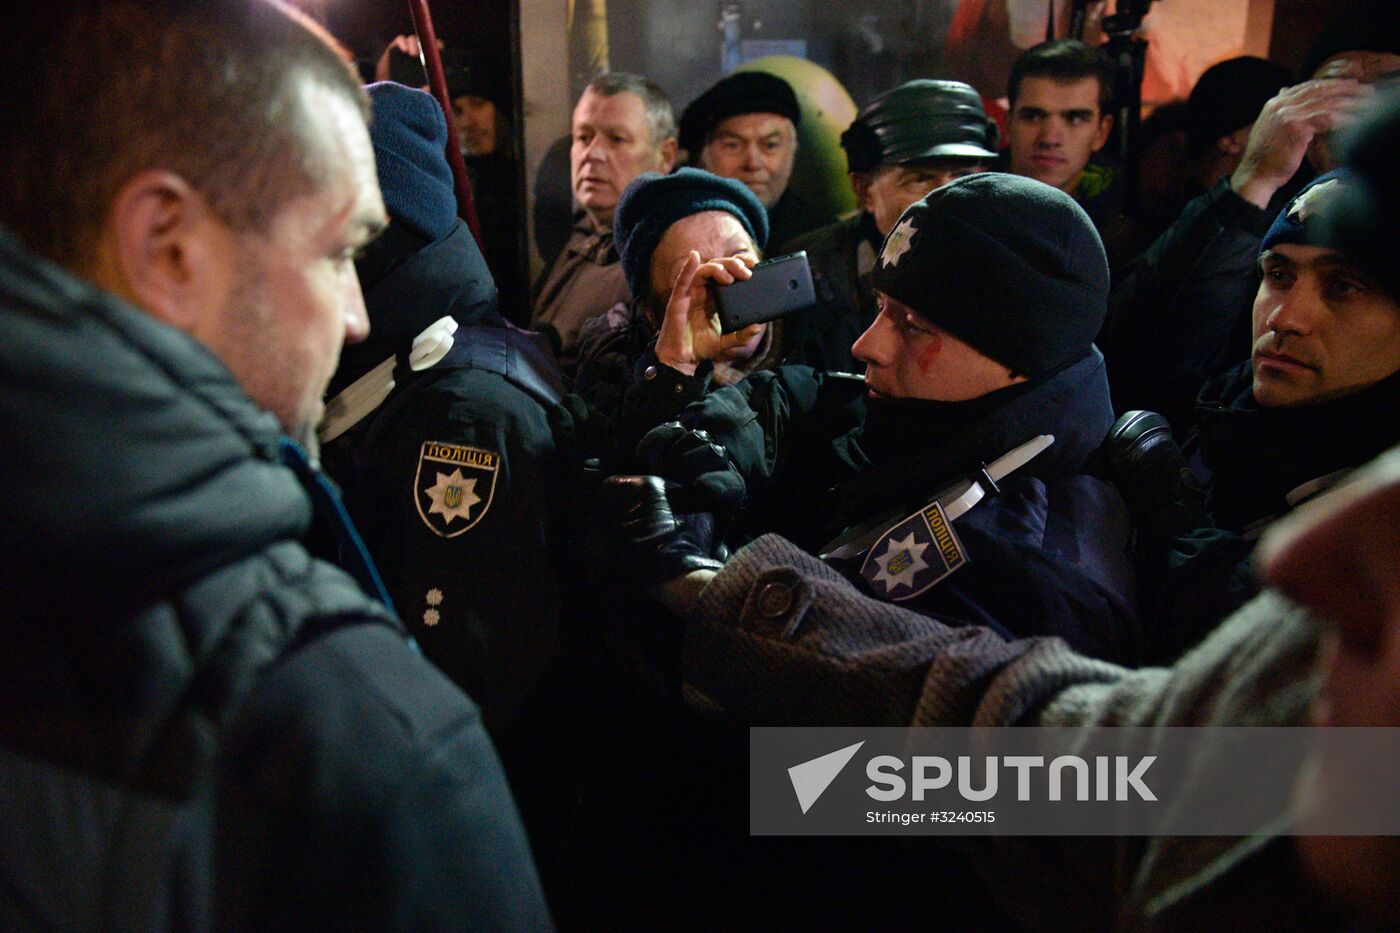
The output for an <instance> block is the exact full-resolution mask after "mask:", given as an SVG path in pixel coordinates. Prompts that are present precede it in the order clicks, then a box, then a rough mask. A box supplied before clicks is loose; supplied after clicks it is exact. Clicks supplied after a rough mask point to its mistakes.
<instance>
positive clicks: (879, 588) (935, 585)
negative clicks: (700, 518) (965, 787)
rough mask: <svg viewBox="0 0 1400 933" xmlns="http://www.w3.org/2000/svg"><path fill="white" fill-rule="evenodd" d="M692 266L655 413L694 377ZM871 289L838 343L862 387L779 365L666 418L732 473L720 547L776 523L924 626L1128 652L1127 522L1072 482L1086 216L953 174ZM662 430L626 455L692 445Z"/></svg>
mask: <svg viewBox="0 0 1400 933" xmlns="http://www.w3.org/2000/svg"><path fill="white" fill-rule="evenodd" d="M698 268H699V264H698V263H696V262H694V260H692V261H691V262H690V263H689V264H688V265H687V267H686V268H685V269H683V270H682V272H681V275H680V278H679V280H678V281H677V283H676V290H675V292H674V294H673V297H672V302H671V305H670V307H669V308H668V310H667V317H666V323H665V325H663V330H662V333H661V336H660V337H659V339H658V341H657V347H656V358H657V361H658V366H657V375H656V377H655V378H653V379H650V380H647V381H646V382H645V383H644V385H645V386H648V387H651V388H650V391H651V393H652V394H653V397H654V398H655V399H656V402H655V406H656V407H655V408H654V409H653V412H654V414H655V416H659V417H664V416H665V414H666V411H665V408H664V407H663V405H662V401H663V400H665V399H667V398H680V399H685V398H699V396H700V395H701V393H703V391H704V389H705V386H704V384H703V380H699V379H696V378H695V376H694V373H695V372H696V368H697V364H698V363H699V362H700V358H701V356H703V353H697V351H696V349H695V348H696V346H698V345H701V344H702V343H703V342H702V341H699V340H698V339H697V337H698V336H699V335H697V334H695V333H694V332H692V331H691V330H688V329H687V328H686V327H685V322H686V321H687V317H686V314H685V311H686V310H687V309H686V304H687V302H686V301H685V296H686V294H688V292H687V291H686V289H687V287H688V284H689V282H688V277H689V276H692V275H694V274H696V272H697V270H698ZM874 285H875V288H876V291H877V293H878V294H879V296H880V302H881V311H880V315H879V317H878V318H877V319H876V320H875V323H874V324H872V325H871V327H870V329H869V330H868V331H867V332H866V333H865V334H864V335H862V336H861V338H860V339H859V340H858V341H857V342H856V345H855V348H854V352H855V354H856V356H857V357H858V358H859V359H862V360H864V361H865V363H866V374H865V381H864V385H863V386H862V385H861V383H859V382H855V381H854V380H853V379H852V378H851V377H841V376H837V375H831V374H821V373H814V372H812V371H811V370H808V369H804V368H801V367H782V368H780V369H778V370H776V371H774V372H772V373H762V374H758V375H756V376H753V377H750V378H749V379H748V380H746V381H744V382H742V383H739V384H737V385H734V386H730V387H728V388H725V389H722V390H719V391H716V392H714V393H712V394H710V395H708V396H706V397H704V398H703V399H701V400H700V401H698V403H697V404H694V405H692V406H690V407H689V408H687V409H686V410H685V411H684V412H683V413H682V414H681V416H680V420H681V423H682V424H683V425H684V426H685V427H686V428H693V429H698V430H704V431H706V432H708V434H709V436H710V438H712V439H713V441H714V442H715V443H717V444H719V445H721V446H722V447H723V449H724V451H725V452H726V454H727V458H728V460H729V462H730V463H732V465H733V468H734V469H736V470H737V472H738V474H739V475H740V476H742V478H743V480H744V481H745V483H746V485H747V492H748V498H747V500H746V502H745V505H744V509H745V511H744V514H743V515H742V518H741V527H740V533H739V534H738V535H736V537H738V538H746V537H748V536H750V535H752V534H755V533H761V532H768V531H776V532H779V533H781V534H785V535H787V536H788V537H790V538H791V539H792V540H793V541H795V542H796V543H798V544H800V545H801V546H803V547H805V548H807V549H808V550H810V551H813V552H815V553H821V554H824V555H826V556H827V557H828V560H829V561H830V562H831V563H832V564H833V565H835V566H837V567H838V568H839V569H841V570H842V572H843V573H845V574H846V575H847V576H848V577H849V578H851V579H853V580H856V581H859V583H860V585H861V586H862V587H863V588H864V589H866V591H867V592H870V593H872V594H874V595H875V596H877V597H879V598H882V599H887V600H890V601H894V602H901V603H905V604H907V605H909V606H912V607H914V608H917V609H919V610H920V611H925V612H929V613H931V614H934V615H936V616H937V617H938V618H940V619H945V620H952V621H957V622H960V623H977V624H985V625H988V626H990V627H992V628H993V629H996V630H999V631H1003V632H1008V633H1014V634H1017V635H1028V634H1033V633H1034V634H1041V633H1055V634H1060V635H1063V636H1064V637H1065V638H1067V639H1068V640H1069V641H1070V642H1071V643H1073V644H1076V645H1078V646H1080V647H1081V648H1083V649H1084V650H1086V651H1088V652H1090V653H1093V654H1097V655H1099V656H1103V657H1113V658H1120V659H1123V658H1128V659H1130V658H1133V657H1135V653H1136V650H1137V643H1138V632H1137V630H1136V613H1135V607H1134V582H1133V576H1132V571H1131V568H1130V566H1129V562H1128V560H1127V555H1126V544H1127V540H1128V527H1127V519H1126V512H1125V509H1124V507H1123V503H1122V501H1121V500H1120V499H1119V497H1118V494H1117V493H1116V491H1115V490H1114V489H1113V488H1112V487H1111V486H1109V485H1108V484H1107V483H1105V482H1103V481H1101V480H1098V479H1095V478H1093V477H1090V476H1088V475H1086V474H1085V472H1084V465H1085V460H1086V458H1087V457H1088V456H1089V454H1090V453H1091V452H1092V451H1093V450H1095V449H1096V448H1097V447H1098V445H1099V443H1100V442H1101V441H1102V440H1103V437H1104V435H1105V434H1106V432H1107V431H1108V428H1109V425H1110V423H1111V422H1112V420H1113V419H1112V411H1111V408H1110V406H1109V401H1108V386H1107V382H1106V380H1105V377H1104V372H1103V360H1102V358H1101V357H1100V356H1099V354H1098V351H1096V350H1095V349H1094V347H1093V343H1092V341H1093V335H1094V334H1095V333H1096V332H1097V330H1098V327H1099V324H1100V322H1101V321H1102V315H1103V310H1104V302H1105V299H1106V297H1107V292H1108V270H1107V265H1106V262H1105V259H1104V254H1103V247H1102V244H1101V243H1100V241H1099V238H1098V234H1097V232H1096V231H1095V230H1094V228H1093V225H1092V224H1091V223H1090V222H1089V219H1088V217H1087V216H1086V215H1085V214H1084V211H1083V210H1082V209H1081V208H1080V207H1079V206H1078V205H1076V204H1075V203H1074V202H1073V200H1072V199H1071V198H1070V197H1069V196H1067V195H1065V194H1063V193H1062V192H1059V191H1056V190H1055V189H1053V188H1050V187H1049V186H1047V185H1043V184H1041V183H1039V182H1035V181H1031V180H1029V179H1023V178H1019V177H1016V176H1011V175H1000V174H983V175H975V176H972V177H969V178H963V179H959V180H957V181H955V182H952V183H950V184H949V185H947V186H945V187H943V188H941V189H939V190H937V191H935V192H933V193H932V194H930V195H929V196H928V197H927V198H925V199H924V200H922V201H919V202H917V203H915V204H914V205H913V206H912V207H910V208H909V209H908V210H907V211H906V212H905V214H904V216H903V217H902V218H901V220H900V221H899V223H898V224H897V225H896V226H895V228H894V230H893V231H891V233H890V235H889V236H888V237H886V239H885V242H884V246H883V248H882V250H881V253H880V259H879V265H878V267H877V269H876V271H875V277H874ZM862 389H863V390H864V394H865V395H866V396H867V398H866V399H865V405H864V409H865V410H864V411H862V410H861V406H860V401H861V399H860V398H859V396H860V395H861V394H862V391H861V390H862ZM672 405H673V406H674V405H675V403H674V402H672ZM677 407H678V406H677ZM673 410H674V408H673ZM658 432H659V433H655V434H653V435H649V436H648V438H647V439H646V440H645V441H644V449H646V448H650V449H651V450H652V455H653V457H654V459H655V460H656V462H657V463H658V465H659V466H660V467H661V468H662V470H663V472H666V471H667V470H668V469H669V468H670V466H672V465H674V464H679V463H685V462H687V461H688V462H690V463H696V462H698V461H697V460H696V459H695V458H694V454H693V453H692V452H693V451H694V450H695V449H696V448H697V447H701V448H703V447H704V446H706V444H707V442H706V440H705V439H697V438H696V436H695V435H693V434H689V433H686V432H685V431H683V430H682V429H680V428H665V427H663V428H660V429H658ZM1041 435H1053V437H1054V440H1053V442H1051V443H1050V444H1049V446H1048V447H1044V446H1043V445H1044V441H1037V440H1036V439H1037V437H1038V436H1041ZM1008 454H1009V455H1010V456H1009V457H1008V459H1006V460H1003V459H1001V458H1003V457H1004V456H1005V455H1008ZM1013 463H1014V465H1013ZM988 465H990V466H988ZM984 466H987V471H988V474H990V475H987V474H984V473H983V472H982V470H983V467H984ZM935 499H936V500H937V503H935V502H934V501H933V500H935ZM964 513H966V514H964ZM949 575H951V576H949ZM945 577H948V579H946V580H945V579H944V578H945Z"/></svg>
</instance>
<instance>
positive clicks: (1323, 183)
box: [1259, 168, 1353, 253]
mask: <svg viewBox="0 0 1400 933" xmlns="http://www.w3.org/2000/svg"><path fill="white" fill-rule="evenodd" d="M1352 183H1353V179H1352V177H1351V173H1350V172H1348V171H1347V170H1346V169H1344V168H1339V169H1336V170H1334V171H1331V172H1328V173H1327V174H1325V175H1319V176H1317V177H1316V178H1314V179H1313V180H1312V181H1310V182H1308V184H1307V185H1306V186H1305V187H1304V188H1303V190H1302V191H1299V192H1298V193H1297V194H1296V195H1294V196H1293V200H1291V201H1289V202H1288V204H1287V206H1285V207H1284V209H1283V210H1282V211H1280V212H1279V215H1278V217H1276V218H1275V219H1274V223H1273V226H1271V227H1269V232H1268V233H1266V234H1264V240H1263V242H1261V243H1260V244H1259V252H1260V253H1263V252H1264V251H1265V250H1267V249H1269V248H1270V247H1272V246H1273V245H1274V244H1276V243H1303V244H1306V245H1308V246H1327V247H1332V246H1334V244H1333V243H1332V242H1331V241H1330V237H1329V233H1330V228H1329V227H1328V225H1327V224H1323V223H1319V217H1320V216H1321V215H1322V214H1326V213H1328V211H1329V209H1331V208H1332V207H1333V206H1334V204H1333V202H1334V201H1335V199H1336V197H1337V195H1339V194H1341V193H1342V191H1344V190H1345V189H1346V188H1348V187H1349V186H1351V184H1352Z"/></svg>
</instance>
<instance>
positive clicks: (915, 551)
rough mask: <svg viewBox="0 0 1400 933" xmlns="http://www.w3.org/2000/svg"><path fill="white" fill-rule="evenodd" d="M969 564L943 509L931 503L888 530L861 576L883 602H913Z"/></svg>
mask: <svg viewBox="0 0 1400 933" xmlns="http://www.w3.org/2000/svg"><path fill="white" fill-rule="evenodd" d="M967 561H968V556H967V551H966V550H965V549H964V548H963V545H962V542H961V541H959V540H958V536H957V533H956V532H955V531H953V526H952V523H951V522H949V521H948V517H947V516H946V515H945V514H944V513H943V507H942V506H940V505H939V504H938V503H937V502H930V503H929V504H928V505H927V506H926V507H925V508H923V509H922V510H920V511H918V512H915V513H914V514H913V515H910V516H909V517H908V518H906V519H904V520H903V521H900V522H898V523H897V524H895V525H894V526H893V527H891V528H890V529H889V530H887V531H886V532H885V533H884V534H883V535H881V536H880V539H879V540H878V541H876V542H875V544H874V545H872V546H871V548H870V550H869V551H868V552H867V553H866V557H865V562H864V563H863V564H862V565H861V568H860V575H861V579H863V580H864V581H865V582H866V584H867V585H868V586H869V587H870V590H871V592H873V593H874V594H875V595H876V596H878V597H880V598H881V599H888V600H892V601H894V602H904V601H905V600H907V599H913V598H914V597H915V596H918V595H919V594H920V593H922V592H924V591H925V590H927V589H928V588H929V587H931V586H933V585H934V584H935V583H937V582H938V581H940V580H942V579H943V578H944V577H946V576H948V575H949V574H951V573H952V572H953V571H954V570H957V569H958V568H959V567H961V566H962V565H963V564H966V563H967Z"/></svg>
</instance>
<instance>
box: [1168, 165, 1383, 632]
mask: <svg viewBox="0 0 1400 933" xmlns="http://www.w3.org/2000/svg"><path fill="white" fill-rule="evenodd" d="M1356 185H1357V182H1356V180H1355V179H1354V178H1353V177H1352V176H1351V175H1349V174H1346V173H1345V172H1344V171H1343V172H1333V173H1329V174H1327V175H1323V176H1321V177H1319V178H1317V179H1316V180H1314V181H1313V182H1312V183H1311V184H1310V185H1308V187H1306V188H1304V189H1303V190H1302V191H1301V192H1300V193H1299V194H1298V195H1297V196H1296V197H1295V198H1294V199H1293V200H1292V201H1290V202H1289V203H1288V205H1287V206H1286V207H1285V208H1284V210H1283V211H1282V212H1281V213H1280V214H1279V215H1278V218H1277V219H1276V220H1275V221H1274V224H1273V226H1272V227H1270V229H1269V231H1268V233H1267V234H1266V235H1265V236H1264V240H1263V247H1262V249H1261V251H1260V254H1259V266H1260V270H1261V272H1262V276H1263V281H1262V283H1261V284H1260V286H1259V291H1258V293H1257V294H1256V296H1255V299H1254V314H1253V339H1254V344H1253V353H1252V356H1251V359H1250V361H1249V362H1247V363H1243V364H1241V365H1240V366H1237V367H1235V368H1233V369H1231V370H1229V371H1227V372H1225V373H1223V374H1221V375H1220V376H1219V377H1217V378H1215V379H1213V380H1211V381H1210V382H1208V383H1207V384H1206V385H1205V387H1204V389H1203V390H1202V392H1201V395H1200V399H1199V401H1198V402H1197V407H1196V416H1195V417H1196V424H1197V430H1198V438H1199V454H1200V459H1201V461H1202V462H1203V463H1204V466H1205V469H1206V470H1207V471H1208V472H1209V476H1208V479H1207V482H1206V491H1207V498H1206V502H1205V504H1206V507H1207V509H1208V511H1209V512H1210V517H1211V519H1212V526H1211V527H1206V528H1201V529H1198V530H1196V531H1194V532H1192V533H1190V534H1188V535H1185V536H1183V537H1181V538H1179V539H1178V540H1176V541H1175V542H1174V543H1173V544H1172V545H1171V546H1170V548H1169V550H1168V551H1167V555H1166V561H1165V565H1164V566H1163V567H1162V568H1161V571H1160V572H1161V573H1162V574H1163V576H1162V579H1161V581H1160V583H1159V584H1155V585H1154V593H1153V594H1152V595H1151V598H1150V602H1151V603H1152V604H1153V606H1154V607H1155V608H1154V613H1155V614H1156V615H1157V616H1159V617H1160V619H1161V620H1162V624H1158V625H1153V626H1151V628H1152V629H1153V632H1154V639H1163V641H1161V642H1160V643H1158V644H1157V645H1156V646H1155V648H1154V649H1153V651H1152V654H1153V656H1154V657H1157V658H1160V659H1170V658H1173V657H1175V656H1176V655H1177V654H1179V653H1180V651H1181V650H1182V649H1183V648H1185V647H1187V646H1189V645H1191V644H1194V643H1195V642H1196V641H1197V640H1199V639H1200V638H1201V637H1202V636H1203V635H1204V634H1205V633H1206V632H1208V631H1210V629H1211V628H1213V627H1214V626H1215V624H1216V623H1217V622H1219V621H1220V620H1221V619H1222V618H1224V617H1225V616H1226V615H1227V614H1228V613H1229V612H1230V611H1232V610H1233V609H1235V608H1236V607H1238V606H1240V605H1242V604H1243V603H1244V602H1245V601H1246V600H1247V599H1248V598H1249V597H1250V596H1252V595H1253V594H1254V592H1256V590H1257V588H1258V584H1257V582H1256V580H1255V577H1254V573H1253V571H1252V567H1251V565H1250V562H1249V557H1250V554H1251V553H1252V551H1253V549H1254V544H1255V541H1257V539H1258V537H1259V535H1260V533H1261V532H1262V531H1263V529H1264V528H1265V527H1267V526H1268V525H1269V523H1271V522H1272V521H1274V520H1275V519H1276V518H1278V517H1279V516H1280V515H1282V514H1284V513H1285V512H1288V511H1289V510H1290V509H1292V508H1294V507H1296V506H1298V505H1299V504H1301V503H1302V502H1305V501H1307V500H1308V499H1311V498H1312V497H1314V496H1316V495H1317V494H1319V493H1320V492H1323V491H1325V490H1326V489H1328V488H1330V487H1331V486H1332V485H1335V484H1336V483H1337V482H1338V481H1340V480H1341V479H1342V478H1343V477H1344V476H1345V475H1346V474H1347V473H1348V472H1349V471H1351V470H1353V469H1355V468H1356V467H1358V466H1360V465H1361V464H1363V463H1365V462H1367V461H1368V460H1370V459H1372V458H1374V457H1375V456H1377V455H1378V454H1379V453H1380V452H1381V451H1384V450H1386V449H1387V448H1389V447H1391V446H1393V445H1394V444H1396V443H1400V426H1398V425H1397V421H1396V418H1395V412H1396V411H1397V410H1400V295H1396V294H1395V293H1394V291H1393V284H1392V285H1387V284H1385V283H1384V282H1383V281H1382V280H1381V279H1379V278H1378V277H1377V276H1376V275H1375V274H1374V273H1373V272H1371V271H1369V270H1367V269H1363V268H1362V267H1361V266H1359V265H1358V264H1357V262H1356V260H1355V259H1354V258H1353V257H1352V256H1350V255H1349V254H1348V252H1347V251H1346V250H1345V249H1339V248H1338V247H1342V246H1343V244H1342V243H1341V242H1339V241H1338V240H1337V238H1336V236H1335V234H1334V233H1333V232H1332V229H1331V227H1329V226H1328V222H1327V218H1328V216H1329V214H1334V213H1335V212H1336V206H1337V205H1338V204H1339V203H1341V201H1343V200H1344V199H1345V198H1346V197H1347V196H1348V195H1349V194H1354V193H1355V192H1354V191H1353V190H1352V189H1354V188H1355V186H1356ZM1153 576H1155V573H1154V574H1153ZM1168 620H1169V622H1170V624H1167V622H1168Z"/></svg>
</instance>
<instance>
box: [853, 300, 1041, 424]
mask: <svg viewBox="0 0 1400 933" xmlns="http://www.w3.org/2000/svg"><path fill="white" fill-rule="evenodd" d="M876 297H877V298H878V300H879V303H880V313H879V314H878V315H877V316H876V317H875V321H874V323H872V324H871V325H870V328H869V329H868V330H867V331H866V332H865V333H863V334H861V335H860V338H859V339H857V340H856V342H855V344H853V345H852V347H851V352H852V353H853V354H854V355H855V357H856V359H858V360H860V361H861V362H862V363H864V364H865V385H866V389H867V390H868V393H869V395H870V397H871V398H874V399H880V398H918V399H929V400H932V401H938V402H963V401H967V400H969V399H974V398H981V397H982V396H983V395H986V394H987V393H989V392H994V391H996V390H997V389H1001V388H1005V387H1006V386H1008V385H1011V384H1012V383H1014V382H1020V381H1022V378H1023V377H1019V376H1012V374H1011V372H1010V370H1008V369H1007V368H1006V367H1005V366H1003V365H1002V364H1001V363H998V362H997V361H996V360H993V359H992V358H990V357H988V356H986V355H984V354H983V353H982V352H981V351H980V350H977V349H974V348H973V347H972V346H971V345H970V344H967V343H965V342H963V341H962V340H960V339H958V338H957V337H955V336H953V335H952V334H950V333H948V332H947V331H946V330H944V329H942V328H941V327H938V326H937V325H936V324H933V323H932V322H930V321H929V320H928V319H927V318H924V317H922V316H920V315H919V314H918V313H916V312H915V311H914V309H912V308H910V307H909V306H908V305H906V304H904V303H903V302H901V301H898V300H897V299H894V298H891V297H890V296H889V295H886V294H885V293H883V292H876Z"/></svg>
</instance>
